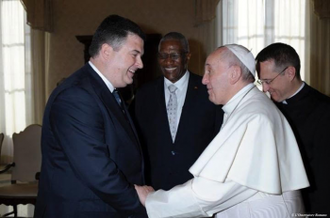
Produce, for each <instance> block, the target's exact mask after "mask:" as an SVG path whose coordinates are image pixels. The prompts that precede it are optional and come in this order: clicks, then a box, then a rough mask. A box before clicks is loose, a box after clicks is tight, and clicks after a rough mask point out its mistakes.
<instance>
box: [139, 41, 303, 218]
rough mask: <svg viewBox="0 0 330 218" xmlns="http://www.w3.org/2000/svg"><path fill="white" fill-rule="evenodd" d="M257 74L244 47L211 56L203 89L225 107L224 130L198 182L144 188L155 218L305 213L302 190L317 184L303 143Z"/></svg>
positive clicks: (271, 217) (201, 164) (203, 161)
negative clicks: (307, 165)
mask: <svg viewBox="0 0 330 218" xmlns="http://www.w3.org/2000/svg"><path fill="white" fill-rule="evenodd" d="M254 75H255V60H254V57H253V55H252V54H251V52H250V51H249V50H247V49H246V48H245V47H243V46H240V45H236V44H231V45H225V46H222V47H220V48H218V49H216V50H215V51H214V52H213V53H211V54H210V55H209V56H208V58H207V60H206V64H205V74H204V77H203V84H205V85H206V86H207V88H208V92H209V99H210V100H211V101H212V102H213V103H215V104H222V105H223V110H224V112H225V114H224V121H223V126H222V128H221V130H220V132H219V133H218V135H217V136H216V137H215V138H214V139H213V141H212V142H211V143H210V144H209V145H208V147H207V148H206V149H205V151H204V152H203V153H202V154H201V156H200V157H199V158H198V160H197V161H196V162H195V163H194V165H193V166H192V167H191V168H190V169H189V171H190V173H191V174H193V175H194V178H193V179H191V180H189V181H187V182H186V183H184V184H182V185H179V186H176V187H174V188H173V189H171V190H169V191H163V190H158V191H156V192H149V191H150V190H151V188H150V187H146V186H144V187H140V186H136V189H137V191H138V194H139V197H140V200H141V202H142V204H145V206H146V209H147V212H148V216H149V217H150V218H156V217H176V218H177V217H206V216H212V215H213V214H217V215H216V217H218V218H219V217H220V218H236V217H244V218H250V217H251V218H252V217H253V218H254V217H260V218H264V217H267V218H275V217H278V218H284V217H293V216H302V215H303V213H304V206H303V203H302V199H301V195H300V191H299V189H302V188H305V187H308V186H309V183H308V179H307V176H306V173H305V169H304V166H303V162H302V159H301V156H300V152H299V149H298V146H297V143H296V140H295V138H294V135H293V132H292V130H291V128H290V126H289V124H288V122H287V120H286V119H285V118H284V116H283V115H282V114H281V112H280V111H279V110H278V109H277V108H276V106H275V105H274V104H273V102H272V101H271V100H270V99H269V98H268V97H267V96H266V95H265V94H264V93H262V92H261V91H260V90H259V89H258V88H257V87H256V86H255V85H254V84H253V82H254V80H255V78H254ZM270 79H271V78H270ZM148 192H149V193H148Z"/></svg>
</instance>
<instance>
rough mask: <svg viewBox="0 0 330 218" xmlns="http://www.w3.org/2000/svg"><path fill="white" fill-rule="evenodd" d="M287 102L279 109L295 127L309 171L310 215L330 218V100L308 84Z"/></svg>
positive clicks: (307, 199)
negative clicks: (321, 215)
mask: <svg viewBox="0 0 330 218" xmlns="http://www.w3.org/2000/svg"><path fill="white" fill-rule="evenodd" d="M286 101H287V102H288V104H282V103H277V106H278V107H279V109H280V110H281V111H282V112H283V114H284V115H285V117H286V118H287V119H288V121H289V123H290V125H291V127H292V130H293V132H294V134H295V136H296V139H297V142H298V145H299V148H300V152H301V154H302V157H303V161H304V165H305V168H306V171H307V175H308V179H309V182H310V187H308V188H306V189H303V190H302V194H303V200H304V203H305V207H306V212H308V213H313V214H314V213H319V214H320V213H326V214H328V215H330V207H329V206H330V204H329V196H330V173H329V172H330V98H329V97H328V96H326V95H323V94H321V93H320V92H318V91H317V90H315V89H313V88H312V87H310V86H308V85H307V84H305V86H304V88H303V89H302V90H301V91H300V92H299V93H298V94H297V95H295V96H293V97H292V98H290V99H287V100H286Z"/></svg>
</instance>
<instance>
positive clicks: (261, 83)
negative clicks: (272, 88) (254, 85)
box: [257, 66, 289, 85]
mask: <svg viewBox="0 0 330 218" xmlns="http://www.w3.org/2000/svg"><path fill="white" fill-rule="evenodd" d="M288 67H289V66H287V67H286V68H284V69H283V70H282V71H281V72H280V73H279V74H277V75H276V76H275V77H274V78H273V79H258V80H257V82H258V83H259V85H263V84H264V83H266V84H267V85H269V84H271V83H272V82H273V81H274V80H275V79H276V78H277V77H278V76H279V75H281V74H282V73H284V72H285V71H286V69H288Z"/></svg>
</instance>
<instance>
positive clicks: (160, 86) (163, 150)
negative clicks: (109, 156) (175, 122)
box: [131, 73, 223, 190]
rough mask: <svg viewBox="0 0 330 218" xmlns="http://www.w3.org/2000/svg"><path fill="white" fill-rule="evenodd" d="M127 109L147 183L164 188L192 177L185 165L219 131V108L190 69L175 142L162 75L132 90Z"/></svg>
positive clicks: (194, 158)
mask: <svg viewBox="0 0 330 218" xmlns="http://www.w3.org/2000/svg"><path fill="white" fill-rule="evenodd" d="M132 106H133V107H134V110H131V112H132V113H133V116H134V118H135V122H136V127H137V129H138V132H139V134H140V140H141V144H142V147H143V148H144V151H145V158H146V166H147V167H146V179H147V184H150V185H152V186H153V187H154V188H155V189H164V190H168V189H170V188H172V187H173V186H175V185H178V184H182V183H184V182H186V181H188V180H189V179H191V178H192V175H191V174H190V173H189V171H188V169H189V168H190V167H191V165H192V164H193V163H194V162H195V161H196V160H197V158H198V157H199V155H200V154H201V153H202V152H203V150H204V149H205V147H206V146H207V145H208V144H209V142H210V141H211V140H212V139H213V138H214V136H215V135H216V134H217V133H218V132H219V130H220V126H221V123H222V116H223V114H222V110H221V107H220V106H216V105H214V104H213V103H212V102H210V101H209V99H208V93H207V89H206V87H205V86H204V85H203V84H202V77H201V76H198V75H195V74H192V73H190V77H189V83H188V89H187V94H186V99H185V102H184V106H183V108H182V113H181V118H180V122H179V126H178V130H177V135H176V140H175V143H173V142H172V138H171V134H170V129H169V123H168V118H167V112H166V103H165V95H164V77H160V78H158V79H157V80H155V81H153V82H151V83H149V84H146V85H145V86H143V87H142V88H140V89H139V90H138V92H137V94H136V97H135V102H134V104H133V105H132Z"/></svg>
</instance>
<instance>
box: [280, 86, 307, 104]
mask: <svg viewBox="0 0 330 218" xmlns="http://www.w3.org/2000/svg"><path fill="white" fill-rule="evenodd" d="M304 86H305V83H304V82H303V83H302V84H301V86H300V87H299V89H298V90H297V91H296V92H295V93H294V94H293V95H291V96H290V97H289V98H287V99H290V98H292V97H293V96H295V95H296V94H298V92H300V91H301V90H302V89H303V88H304ZM282 104H288V102H287V101H286V99H285V100H284V101H282Z"/></svg>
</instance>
